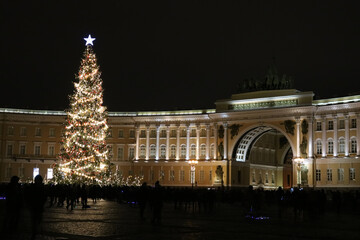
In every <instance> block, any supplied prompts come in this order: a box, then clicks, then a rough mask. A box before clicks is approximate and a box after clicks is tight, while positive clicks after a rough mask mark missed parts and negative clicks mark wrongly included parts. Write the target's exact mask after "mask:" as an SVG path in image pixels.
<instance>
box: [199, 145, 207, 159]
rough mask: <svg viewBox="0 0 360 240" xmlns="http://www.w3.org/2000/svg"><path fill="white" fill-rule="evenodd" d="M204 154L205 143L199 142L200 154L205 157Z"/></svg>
mask: <svg viewBox="0 0 360 240" xmlns="http://www.w3.org/2000/svg"><path fill="white" fill-rule="evenodd" d="M205 155H206V145H205V144H201V146H200V156H201V157H205Z"/></svg>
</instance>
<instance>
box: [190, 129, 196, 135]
mask: <svg viewBox="0 0 360 240" xmlns="http://www.w3.org/2000/svg"><path fill="white" fill-rule="evenodd" d="M190 137H196V129H191V134H190Z"/></svg>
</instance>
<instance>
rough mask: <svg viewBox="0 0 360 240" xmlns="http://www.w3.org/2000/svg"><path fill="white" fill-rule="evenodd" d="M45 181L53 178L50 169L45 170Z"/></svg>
mask: <svg viewBox="0 0 360 240" xmlns="http://www.w3.org/2000/svg"><path fill="white" fill-rule="evenodd" d="M46 176H47V179H52V178H53V169H52V168H48V169H47V175H46Z"/></svg>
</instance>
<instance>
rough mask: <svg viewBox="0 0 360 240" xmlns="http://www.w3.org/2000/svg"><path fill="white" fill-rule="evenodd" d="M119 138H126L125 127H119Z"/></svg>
mask: <svg viewBox="0 0 360 240" xmlns="http://www.w3.org/2000/svg"><path fill="white" fill-rule="evenodd" d="M118 134H119V138H124V130H123V129H119V132H118Z"/></svg>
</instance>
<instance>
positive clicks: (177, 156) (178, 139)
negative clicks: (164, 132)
mask: <svg viewBox="0 0 360 240" xmlns="http://www.w3.org/2000/svg"><path fill="white" fill-rule="evenodd" d="M179 159H180V126H179V125H178V126H177V129H176V160H179Z"/></svg>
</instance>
